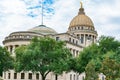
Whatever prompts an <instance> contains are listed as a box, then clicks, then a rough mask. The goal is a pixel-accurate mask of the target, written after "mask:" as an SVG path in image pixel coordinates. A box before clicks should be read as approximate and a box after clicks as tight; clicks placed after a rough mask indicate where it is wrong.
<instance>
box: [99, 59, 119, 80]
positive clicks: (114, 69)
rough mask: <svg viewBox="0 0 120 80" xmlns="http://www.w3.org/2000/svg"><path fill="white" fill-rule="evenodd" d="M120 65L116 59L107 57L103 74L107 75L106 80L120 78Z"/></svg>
mask: <svg viewBox="0 0 120 80" xmlns="http://www.w3.org/2000/svg"><path fill="white" fill-rule="evenodd" d="M119 66H120V64H119V63H117V62H116V61H115V60H114V59H110V58H108V57H106V58H105V59H104V61H103V62H102V67H101V72H102V73H103V74H105V76H106V80H116V79H117V78H120V68H119Z"/></svg>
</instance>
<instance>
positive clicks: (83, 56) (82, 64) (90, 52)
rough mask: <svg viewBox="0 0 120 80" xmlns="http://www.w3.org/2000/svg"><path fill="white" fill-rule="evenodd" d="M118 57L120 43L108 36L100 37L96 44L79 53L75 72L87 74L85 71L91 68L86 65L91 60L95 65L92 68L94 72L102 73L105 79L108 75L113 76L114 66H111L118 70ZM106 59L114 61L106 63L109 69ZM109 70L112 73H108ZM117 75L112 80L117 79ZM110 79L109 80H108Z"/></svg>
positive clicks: (119, 60) (119, 62)
mask: <svg viewBox="0 0 120 80" xmlns="http://www.w3.org/2000/svg"><path fill="white" fill-rule="evenodd" d="M119 57H120V42H119V41H117V40H115V39H114V38H113V37H110V36H107V37H106V36H101V37H100V39H99V40H98V43H97V44H92V45H91V46H88V47H87V48H85V49H83V51H82V52H80V55H79V57H78V58H77V61H76V62H77V65H76V67H75V71H77V72H78V73H82V72H84V71H85V72H87V73H89V72H88V71H86V68H87V69H89V68H90V67H91V66H88V65H89V63H90V62H91V60H92V61H93V63H94V65H95V66H94V68H95V72H98V73H101V72H102V73H104V75H105V76H106V77H108V75H109V74H111V75H114V73H113V72H114V70H115V68H114V67H115V66H112V65H113V64H115V65H116V69H117V70H118V69H119V67H118V64H120V58H119ZM106 58H109V59H110V60H111V59H112V60H113V61H114V62H113V63H112V62H109V63H108V64H109V65H110V66H111V67H110V68H109V65H108V64H107V62H106ZM104 61H105V62H106V63H105V62H104ZM103 62H104V63H103ZM101 67H102V69H101ZM104 67H108V69H103V68H104ZM90 69H91V68H90ZM91 70H92V69H91ZM109 70H111V71H113V72H111V73H108V72H109ZM104 71H106V72H104ZM90 72H91V71H90ZM117 75H120V73H117ZM117 75H116V77H114V79H116V78H118V77H117ZM119 78H120V77H119ZM110 79H111V78H109V80H110ZM112 79H113V78H112ZM114 79H113V80H114ZM88 80H89V79H88Z"/></svg>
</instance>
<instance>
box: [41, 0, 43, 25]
mask: <svg viewBox="0 0 120 80" xmlns="http://www.w3.org/2000/svg"><path fill="white" fill-rule="evenodd" d="M41 12H42V13H41V18H42V19H41V25H43V0H41Z"/></svg>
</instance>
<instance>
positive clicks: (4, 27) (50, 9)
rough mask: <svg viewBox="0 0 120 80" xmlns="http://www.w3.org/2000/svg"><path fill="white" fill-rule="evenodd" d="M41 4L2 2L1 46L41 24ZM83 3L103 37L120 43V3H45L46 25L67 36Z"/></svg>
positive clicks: (16, 0)
mask: <svg viewBox="0 0 120 80" xmlns="http://www.w3.org/2000/svg"><path fill="white" fill-rule="evenodd" d="M41 1H42V0H0V45H2V41H3V40H4V38H5V37H6V36H8V35H9V34H10V33H12V32H16V31H25V30H28V29H30V28H33V27H35V26H37V25H40V24H41ZM80 1H82V2H83V6H84V9H85V12H86V15H88V16H89V17H90V18H91V19H92V20H93V22H94V26H95V29H96V30H97V32H98V35H99V36H100V35H107V36H113V37H115V38H116V39H120V0H43V1H42V3H43V4H44V6H43V12H44V14H43V15H44V24H45V25H46V26H48V27H51V28H53V29H54V30H56V31H57V32H59V33H63V32H66V31H67V29H68V27H69V24H70V21H71V20H72V19H73V17H75V16H76V15H77V14H78V10H79V8H80Z"/></svg>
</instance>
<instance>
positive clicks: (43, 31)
mask: <svg viewBox="0 0 120 80" xmlns="http://www.w3.org/2000/svg"><path fill="white" fill-rule="evenodd" d="M28 31H30V32H36V33H41V34H57V32H56V31H55V30H53V29H52V28H50V27H47V26H45V25H39V26H36V27H34V28H32V29H29V30H28Z"/></svg>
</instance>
